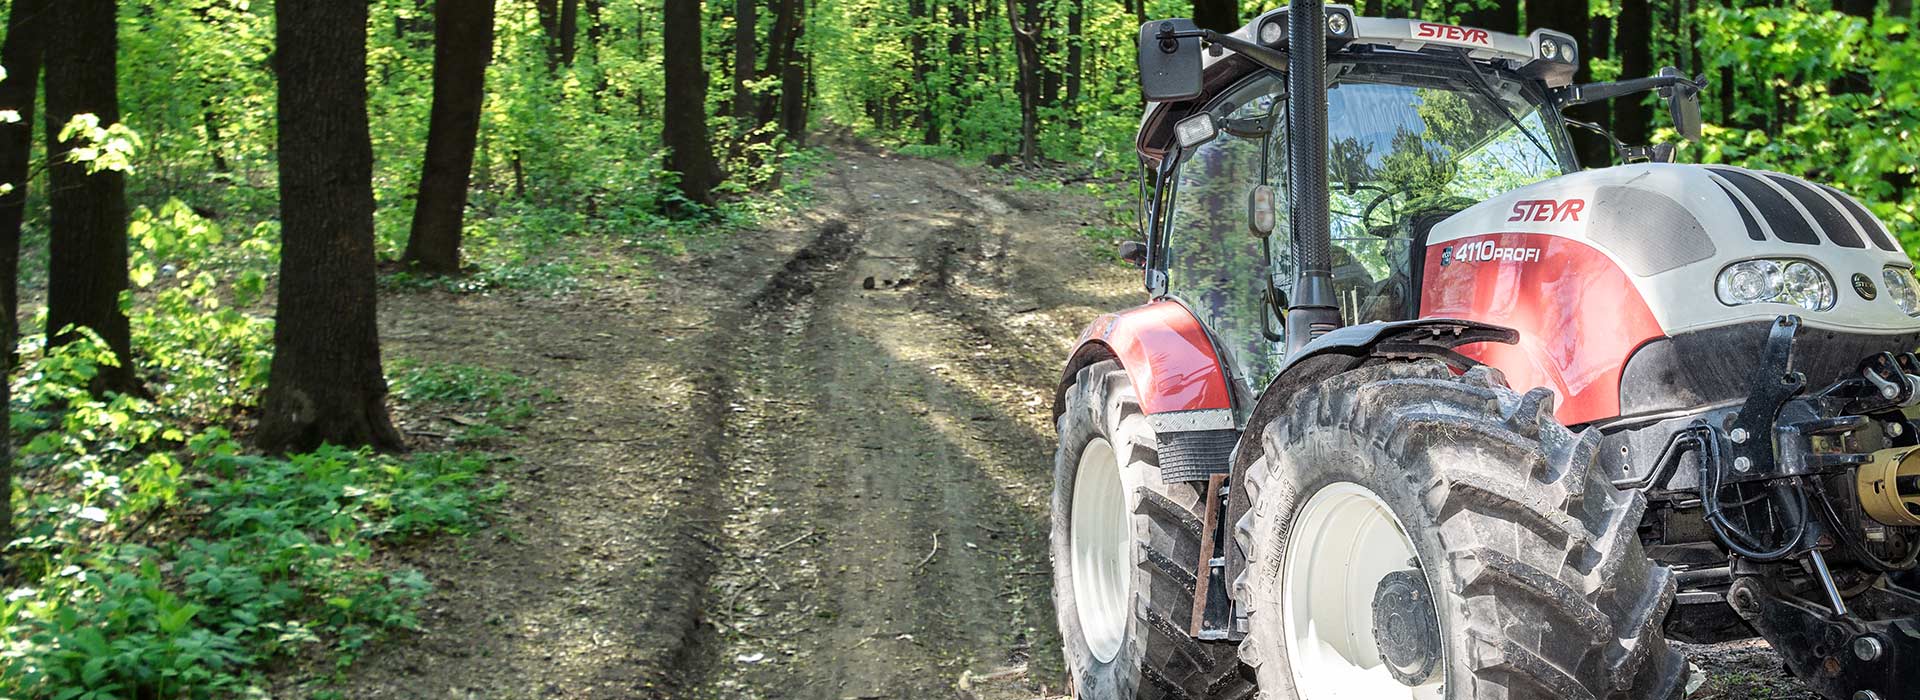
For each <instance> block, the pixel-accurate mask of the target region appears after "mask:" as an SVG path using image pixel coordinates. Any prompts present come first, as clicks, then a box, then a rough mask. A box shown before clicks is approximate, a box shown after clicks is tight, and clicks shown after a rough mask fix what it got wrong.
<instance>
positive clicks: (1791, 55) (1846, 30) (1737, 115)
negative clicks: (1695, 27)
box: [1695, 3, 1920, 251]
mask: <svg viewBox="0 0 1920 700" xmlns="http://www.w3.org/2000/svg"><path fill="white" fill-rule="evenodd" d="M1695 21H1696V22H1698V23H1699V26H1700V33H1701V36H1702V37H1703V38H1704V39H1705V42H1706V47H1705V51H1704V52H1703V53H1704V55H1705V56H1707V57H1709V59H1708V64H1707V67H1708V68H1712V69H1719V68H1723V67H1724V68H1731V69H1733V70H1735V71H1738V74H1739V75H1740V76H1742V78H1752V80H1753V82H1752V83H1751V84H1749V83H1747V82H1745V81H1744V80H1743V81H1742V83H1741V84H1740V87H1741V88H1742V90H1741V92H1740V93H1739V94H1738V97H1739V99H1737V100H1736V101H1735V102H1734V103H1733V104H1732V105H1731V106H1732V109H1731V110H1730V111H1729V110H1727V109H1725V106H1724V105H1718V104H1714V102H1713V101H1712V100H1709V102H1708V104H1709V119H1708V122H1709V124H1708V126H1707V128H1706V139H1705V141H1704V143H1702V144H1700V145H1699V147H1698V149H1697V150H1698V153H1697V155H1696V156H1695V157H1697V158H1698V159H1699V160H1702V161H1706V162H1724V163H1738V164H1742V165H1747V166H1751V167H1756V168H1764V169H1769V170H1779V171H1782V172H1788V173H1794V174H1797V175H1801V176H1804V177H1807V178H1809V179H1812V180H1815V181H1821V182H1826V183H1829V184H1832V185H1834V186H1836V187H1839V188H1840V189H1843V190H1846V191H1847V192H1849V193H1851V194H1853V195H1854V196H1856V197H1860V198H1861V199H1863V200H1864V201H1866V202H1867V204H1868V206H1869V207H1871V208H1872V209H1873V210H1874V211H1875V213H1876V214H1878V215H1879V216H1880V217H1881V218H1883V219H1885V220H1886V221H1887V223H1888V227H1889V228H1890V229H1892V230H1894V231H1896V232H1898V233H1899V234H1900V237H1901V240H1902V242H1903V243H1904V244H1905V245H1906V246H1907V248H1908V250H1909V251H1914V250H1916V249H1920V236H1916V235H1915V230H1916V227H1915V226H1914V224H1915V223H1916V222H1915V212H1916V210H1917V209H1920V190H1917V189H1916V188H1914V187H1913V186H1912V183H1913V178H1914V177H1915V174H1916V172H1920V154H1916V153H1915V152H1914V150H1913V149H1911V148H1904V147H1899V146H1898V145H1897V144H1904V143H1905V142H1906V140H1907V136H1908V135H1910V134H1912V133H1914V131H1915V130H1916V129H1920V94H1917V93H1916V92H1915V91H1914V90H1913V86H1914V85H1915V84H1916V83H1917V82H1920V42H1916V41H1914V40H1913V38H1912V34H1913V33H1914V27H1913V26H1912V22H1911V20H1910V19H1909V18H1904V17H1888V16H1884V15H1882V16H1878V17H1876V18H1874V19H1873V20H1871V21H1868V20H1866V19H1863V18H1859V17H1851V16H1847V15H1844V14H1841V13H1838V12H1833V11H1830V10H1828V9H1827V8H1826V7H1824V6H1822V5H1821V4H1814V6H1813V7H1807V6H1806V4H1801V3H1795V4H1794V6H1792V7H1744V8H1724V7H1719V6H1714V5H1708V4H1703V5H1702V6H1701V7H1700V9H1699V11H1698V13H1697V14H1696V16H1695ZM1850 84H1851V85H1850ZM1849 87H1851V88H1852V89H1848V88H1849Z"/></svg>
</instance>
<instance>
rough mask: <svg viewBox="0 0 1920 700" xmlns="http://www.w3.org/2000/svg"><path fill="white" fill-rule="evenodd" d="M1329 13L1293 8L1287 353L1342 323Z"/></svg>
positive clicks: (1308, 2)
mask: <svg viewBox="0 0 1920 700" xmlns="http://www.w3.org/2000/svg"><path fill="white" fill-rule="evenodd" d="M1326 23H1327V15H1326V9H1325V7H1324V6H1323V3H1322V2H1321V0H1293V1H1292V3H1291V4H1289V5H1288V6H1287V133H1288V134H1289V137H1288V139H1287V161H1288V167H1287V189H1288V191H1289V192H1290V194H1291V196H1290V197H1289V199H1288V202H1287V207H1288V215H1287V221H1288V227H1289V230H1288V235H1289V236H1291V237H1292V240H1293V249H1294V251H1295V253H1296V254H1297V255H1298V256H1299V257H1298V259H1297V260H1298V267H1297V268H1296V269H1297V270H1298V272H1297V273H1296V274H1297V277H1295V278H1294V283H1293V298H1292V303H1291V305H1289V306H1288V307H1287V351H1288V353H1289V354H1292V353H1293V352H1294V351H1297V350H1299V349H1300V348H1301V347H1302V346H1305V345H1306V344H1307V343H1308V342H1310V341H1312V340H1313V339H1314V338H1317V337H1320V336H1321V335H1324V334H1326V333H1327V332H1328V331H1332V330H1333V329H1335V328H1339V327H1340V305H1339V299H1338V297H1337V295H1336V294H1335V293H1334V290H1333V265H1332V259H1333V256H1332V246H1333V233H1332V230H1331V228H1330V222H1329V215H1328V213H1327V84H1326V75H1327V24H1326Z"/></svg>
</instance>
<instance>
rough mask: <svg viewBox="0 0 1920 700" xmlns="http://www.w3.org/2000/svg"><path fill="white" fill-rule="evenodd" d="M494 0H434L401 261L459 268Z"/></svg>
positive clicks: (436, 269) (447, 270)
mask: <svg viewBox="0 0 1920 700" xmlns="http://www.w3.org/2000/svg"><path fill="white" fill-rule="evenodd" d="M493 3H494V0H438V1H437V2H435V3H434V10H433V113H432V116H431V117H429V118H428V123H427V155H426V159H425V162H424V163H423V164H422V166H421V168H420V197H419V202H418V203H417V204H416V205H415V206H414V208H413V231H412V234H411V235H409V236H408V237H407V250H406V253H405V255H403V256H402V258H401V260H402V262H405V263H406V264H407V265H409V266H410V267H413V268H415V269H418V270H421V271H423V272H430V273H435V274H454V273H458V272H459V271H460V226H461V218H462V215H463V213H464V212H465V210H466V208H467V184H468V178H469V177H471V174H472V172H473V147H474V142H475V140H476V139H477V137H478V136H479V133H480V107H481V103H483V102H484V101H485V100H486V77H487V63H488V61H489V60H491V59H492V57H493Z"/></svg>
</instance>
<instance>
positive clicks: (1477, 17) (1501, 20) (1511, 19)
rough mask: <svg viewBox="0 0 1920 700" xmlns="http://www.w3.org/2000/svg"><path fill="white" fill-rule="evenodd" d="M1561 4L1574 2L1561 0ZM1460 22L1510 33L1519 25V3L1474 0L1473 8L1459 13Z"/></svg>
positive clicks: (1506, 0)
mask: <svg viewBox="0 0 1920 700" xmlns="http://www.w3.org/2000/svg"><path fill="white" fill-rule="evenodd" d="M1561 1H1562V3H1563V4H1568V5H1573V4H1577V3H1574V2H1567V0H1561ZM1460 23H1461V24H1464V25H1467V26H1469V27H1479V28H1481V29H1491V30H1493V31H1496V32H1507V33H1512V32H1513V31H1514V30H1515V29H1517V28H1519V26H1520V3H1519V2H1517V1H1516V0H1474V3H1473V9H1470V10H1467V11H1466V12H1462V13H1460Z"/></svg>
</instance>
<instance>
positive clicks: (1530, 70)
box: [1134, 5, 1580, 161]
mask: <svg viewBox="0 0 1920 700" xmlns="http://www.w3.org/2000/svg"><path fill="white" fill-rule="evenodd" d="M1326 7H1327V14H1328V15H1329V16H1331V15H1336V14H1341V15H1345V16H1346V17H1347V18H1348V19H1349V25H1350V28H1349V29H1348V33H1347V34H1345V35H1344V36H1343V35H1338V34H1334V33H1333V32H1332V31H1331V30H1329V33H1328V42H1327V43H1328V48H1329V50H1330V52H1331V53H1333V54H1335V55H1340V54H1357V53H1361V52H1365V51H1368V50H1381V49H1384V50H1391V51H1397V52H1406V53H1408V54H1419V53H1421V52H1424V51H1427V50H1429V49H1435V50H1439V49H1447V50H1457V49H1465V50H1466V51H1467V56H1468V57H1469V58H1472V59H1474V60H1476V61H1484V62H1487V63H1490V64H1493V65H1496V66H1500V67H1504V68H1507V69H1510V70H1512V71H1513V72H1515V73H1518V74H1520V75H1522V76H1524V77H1528V78H1532V79H1536V80H1539V81H1541V82H1542V83H1543V84H1544V85H1545V86H1546V87H1548V88H1558V87H1565V86H1567V85H1570V84H1572V83H1573V74H1574V72H1575V70H1576V69H1577V68H1578V67H1579V65H1580V61H1579V49H1578V45H1577V43H1576V42H1575V41H1574V39H1573V37H1571V36H1568V35H1567V34H1565V33H1562V32H1556V31H1552V30H1548V29H1536V30H1534V31H1533V33H1531V34H1528V35H1527V36H1524V37H1523V36H1518V35H1515V34H1505V33H1501V32H1495V31H1489V30H1485V29H1477V28H1474V27H1462V26H1458V25H1451V24H1440V23H1437V22H1426V21H1421V20H1414V19H1395V18H1390V17H1355V16H1353V8H1352V7H1349V6H1346V5H1327V6H1326ZM1286 22H1287V8H1285V7H1282V8H1280V9H1277V10H1272V11H1270V12H1267V13H1264V14H1262V15H1260V16H1258V17H1255V18H1253V21H1251V22H1248V23H1247V24H1246V25H1245V26H1243V27H1241V28H1239V29H1236V30H1234V31H1233V32H1232V34H1231V36H1233V37H1235V38H1238V39H1242V40H1245V41H1250V42H1256V43H1260V44H1262V45H1266V46H1272V47H1276V48H1281V49H1282V50H1284V47H1285V45H1286V39H1285V36H1286V32H1285V31H1284V29H1285V28H1286ZM1268 24H1278V26H1279V27H1280V28H1281V30H1282V31H1279V32H1277V35H1278V36H1279V37H1280V39H1279V40H1278V41H1261V39H1260V34H1261V31H1260V29H1261V28H1262V27H1264V26H1266V25H1268ZM1275 34H1276V32H1268V35H1269V37H1270V38H1271V37H1272V36H1274V35H1275ZM1548 44H1552V45H1553V46H1552V48H1545V47H1546V46H1547V45H1548ZM1335 47H1337V49H1336V48H1335ZM1449 53H1451V51H1449ZM1549 53H1550V54H1551V56H1548V55H1546V54H1549ZM1454 60H1458V59H1454ZM1258 68H1259V65H1258V64H1256V63H1254V62H1253V61H1252V60H1251V59H1248V58H1246V57H1245V56H1241V55H1240V54H1238V53H1235V52H1232V51H1219V52H1214V51H1208V52H1206V53H1205V54H1203V56H1202V57H1201V71H1202V76H1203V77H1202V80H1203V85H1204V88H1203V89H1202V90H1201V93H1200V96H1199V97H1196V98H1194V99H1191V100H1180V101H1175V102H1149V103H1147V107H1146V112H1145V114H1144V115H1143V116H1142V117H1141V120H1140V130H1139V132H1138V136H1137V137H1136V138H1135V142H1134V147H1135V148H1136V149H1137V150H1138V151H1139V152H1140V156H1141V157H1142V158H1146V159H1148V160H1152V161H1159V160H1160V159H1161V158H1163V157H1164V156H1165V155H1166V149H1165V148H1164V144H1166V143H1167V142H1168V141H1169V140H1170V139H1171V136H1172V132H1173V123H1174V122H1176V121H1179V120H1180V119H1183V118H1185V117H1186V116H1187V115H1189V114H1192V113H1193V112H1194V110H1197V109H1199V108H1201V107H1202V106H1204V105H1205V104H1207V103H1208V102H1210V101H1212V99H1213V97H1214V96H1215V95H1217V94H1219V92H1220V91H1221V90H1224V89H1226V88H1228V87H1230V86H1232V85H1233V84H1234V83H1236V82H1238V81H1239V79H1240V78H1242V77H1244V76H1245V75H1246V74H1248V73H1250V72H1252V71H1254V70H1256V69H1258Z"/></svg>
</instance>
